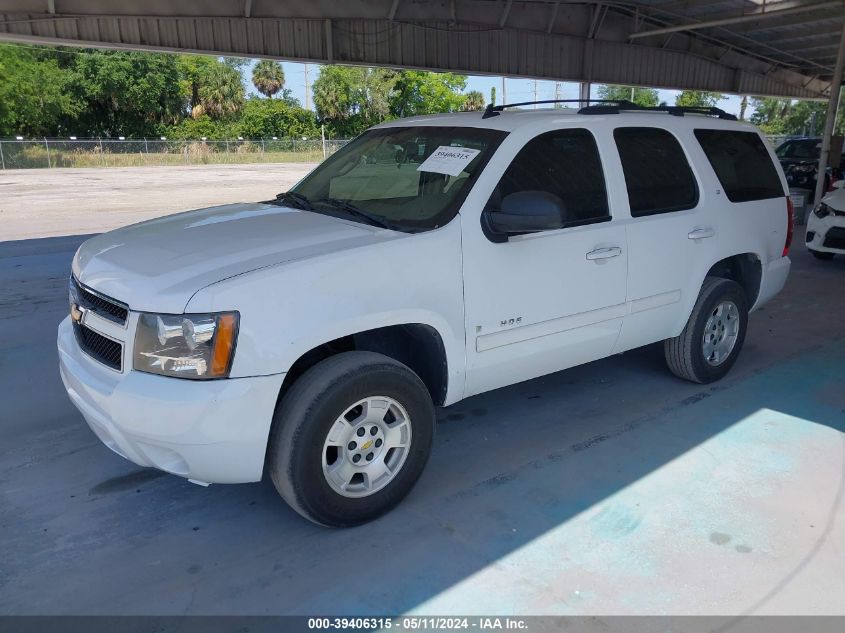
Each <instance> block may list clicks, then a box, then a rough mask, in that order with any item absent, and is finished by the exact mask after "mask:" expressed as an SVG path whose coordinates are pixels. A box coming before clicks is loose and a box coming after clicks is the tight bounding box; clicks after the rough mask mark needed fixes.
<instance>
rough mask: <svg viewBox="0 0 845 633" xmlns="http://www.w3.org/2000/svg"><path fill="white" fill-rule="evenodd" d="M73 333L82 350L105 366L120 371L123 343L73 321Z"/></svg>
mask: <svg viewBox="0 0 845 633" xmlns="http://www.w3.org/2000/svg"><path fill="white" fill-rule="evenodd" d="M73 333H74V334H75V335H76V342H77V343H79V347H81V348H82V351H83V352H85V353H86V354H88V355H89V356H90V357H91V358H93V359H94V360H97V361H99V362H101V363H102V364H103V365H105V366H106V367H111V368H112V369H114V370H117V371H121V369H122V368H123V345H121V344H120V343H118V342H116V341H113V340H111V339H110V338H106V337H105V336H103V335H102V334H98V333H97V332H95V331H94V330H91V329H89V328H87V327H85V326H84V325H80V324H79V323H76V322H75V321H74V323H73Z"/></svg>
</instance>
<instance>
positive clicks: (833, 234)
mask: <svg viewBox="0 0 845 633" xmlns="http://www.w3.org/2000/svg"><path fill="white" fill-rule="evenodd" d="M833 186H834V187H835V188H836V190H835V191H833V192H831V193H829V194H827V195H826V196H825V197H824V198H822V201H821V203H820V204H819V206H817V207H816V208H815V209H813V212H812V213H811V214H810V215H809V217H808V218H807V249H809V251H810V252H811V253H812V254H813V255H815V256H816V257H818V258H819V259H833V256H834V255H836V254H837V253H839V254H840V255H845V189H843V187H845V181H842V180H840V181H838V182H835V183H834V184H833Z"/></svg>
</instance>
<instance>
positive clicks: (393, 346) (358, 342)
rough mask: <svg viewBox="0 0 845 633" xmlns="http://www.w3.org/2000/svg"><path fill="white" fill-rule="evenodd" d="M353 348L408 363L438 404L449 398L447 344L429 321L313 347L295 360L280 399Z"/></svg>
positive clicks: (374, 330)
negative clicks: (315, 369)
mask: <svg viewBox="0 0 845 633" xmlns="http://www.w3.org/2000/svg"><path fill="white" fill-rule="evenodd" d="M351 351H368V352H376V353H379V354H384V355H385V356H388V357H390V358H392V359H394V360H396V361H398V362H400V363H402V364H403V365H406V366H407V367H408V368H410V369H411V371H413V372H414V373H415V374H417V375H418V376H419V377H420V379H421V380H422V381H423V384H425V386H426V389H428V392H429V394H430V395H431V399H432V401H433V402H434V404H435V405H443V404H444V403H445V402H446V401H447V395H448V393H449V386H450V385H449V378H450V373H449V369H450V367H449V359H448V354H447V351H446V345H445V344H444V339H443V336H442V335H441V333H440V332H439V331H438V330H437V328H435V327H434V326H432V325H429V324H426V323H401V324H395V325H387V326H383V327H377V328H372V329H368V330H363V331H358V332H352V333H349V334H345V335H343V336H339V337H335V338H332V339H331V340H326V341H324V342H321V343H318V344H315V345H313V346H311V347H310V349H308V350H307V351H305V352H304V353H302V354H300V355H299V356H298V357H297V358H296V359H295V360H294V361H293V362H292V363H291V365H290V368H289V369H288V371H287V373H286V374H285V378H284V381H283V382H282V388H281V390H280V393H279V398H280V399H281V398H282V397H283V396H284V394H285V392H286V391H287V390H288V389H289V388H290V386H291V385H293V384H294V382H296V380H297V379H298V378H299V377H300V376H302V374H304V373H305V372H306V371H307V370H308V369H310V368H311V367H313V366H314V365H316V364H317V363H319V362H320V361H322V360H325V359H326V358H330V357H331V356H334V355H336V354H340V353H342V352H351Z"/></svg>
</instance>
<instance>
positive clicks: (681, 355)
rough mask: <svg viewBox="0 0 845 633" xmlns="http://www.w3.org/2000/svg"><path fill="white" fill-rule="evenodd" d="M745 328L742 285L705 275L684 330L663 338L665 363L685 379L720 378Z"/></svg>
mask: <svg viewBox="0 0 845 633" xmlns="http://www.w3.org/2000/svg"><path fill="white" fill-rule="evenodd" d="M747 328H748V302H747V300H746V298H745V291H744V290H743V289H742V287H741V286H740V285H739V284H738V283H736V282H735V281H731V280H730V279H722V278H720V277H707V278H706V279H705V280H704V284H702V286H701V292H700V293H699V295H698V300H697V301H696V302H695V306H694V307H693V309H692V314H690V317H689V320H688V321H687V325H686V327H685V328H684V330H683V331H682V332H681V334H680V335H679V336H676V337H675V338H670V339H666V341H664V344H663V351H664V354H665V356H666V364H667V365H668V366H669V369H670V371H671V372H672V373H673V374H675V375H676V376H678V377H679V378H683V379H684V380H689V381H691V382H698V383H708V382H713V381H714V380H719V379H720V378H722V377H723V376H724V375H725V374H727V373H728V371H729V370H730V368H731V367H732V366H733V364H734V363H735V362H736V359H737V357H738V356H739V352H740V350H741V349H742V344H743V342H744V341H745V332H746V330H747Z"/></svg>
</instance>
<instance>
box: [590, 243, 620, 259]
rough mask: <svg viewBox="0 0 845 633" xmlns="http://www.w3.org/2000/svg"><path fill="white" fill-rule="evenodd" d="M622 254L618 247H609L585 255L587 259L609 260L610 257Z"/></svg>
mask: <svg viewBox="0 0 845 633" xmlns="http://www.w3.org/2000/svg"><path fill="white" fill-rule="evenodd" d="M621 254H622V249H621V248H619V247H618V246H609V247H607V248H597V249H595V250H592V251H590V252H589V253H587V259H589V260H596V259H610V258H611V257H619V256H620V255H621Z"/></svg>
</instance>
